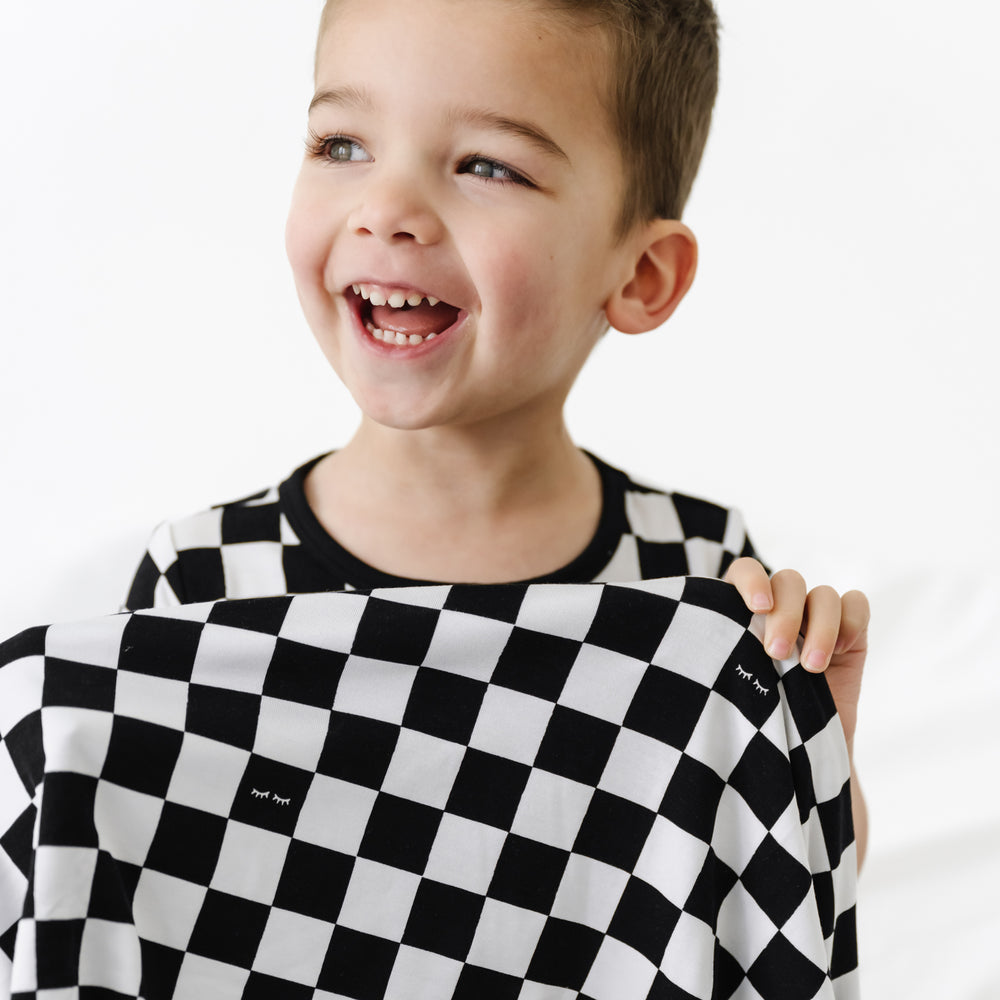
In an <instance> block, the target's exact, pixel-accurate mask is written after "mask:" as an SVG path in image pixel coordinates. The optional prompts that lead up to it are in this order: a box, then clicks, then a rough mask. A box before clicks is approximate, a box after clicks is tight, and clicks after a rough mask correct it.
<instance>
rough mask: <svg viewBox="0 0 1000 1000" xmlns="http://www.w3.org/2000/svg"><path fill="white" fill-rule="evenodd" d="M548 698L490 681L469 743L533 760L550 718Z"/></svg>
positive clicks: (506, 755)
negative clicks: (499, 685) (493, 683)
mask: <svg viewBox="0 0 1000 1000" xmlns="http://www.w3.org/2000/svg"><path fill="white" fill-rule="evenodd" d="M552 709H553V705H552V702H550V701H545V700H544V699H542V698H536V697H535V696H534V695H530V694H522V693H521V692H520V691H512V690H510V689H509V688H504V687H497V686H495V685H490V687H488V688H487V689H486V695H485V697H484V698H483V702H482V705H480V707H479V715H478V717H477V718H476V725H475V728H474V729H473V730H472V736H471V738H470V739H469V746H471V747H475V749H477V750H483V751H484V752H486V753H491V754H495V755H496V756H497V757H504V758H506V759H508V760H516V761H520V763H522V764H533V763H534V761H535V757H537V756H538V748H539V747H540V746H541V745H542V738H543V737H544V736H545V730H546V729H547V728H548V725H549V720H550V719H551V718H552Z"/></svg>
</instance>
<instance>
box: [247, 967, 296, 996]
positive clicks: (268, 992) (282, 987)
mask: <svg viewBox="0 0 1000 1000" xmlns="http://www.w3.org/2000/svg"><path fill="white" fill-rule="evenodd" d="M313 996H314V990H313V988H312V987H311V986H302V985H300V984H299V983H293V982H290V981H289V980H287V979H278V978H276V977H275V976H265V975H264V973H262V972H251V973H250V978H249V979H248V980H247V984H246V986H244V987H243V993H242V994H241V996H240V1000H312V997H313Z"/></svg>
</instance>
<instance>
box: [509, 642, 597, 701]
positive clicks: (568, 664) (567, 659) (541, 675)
mask: <svg viewBox="0 0 1000 1000" xmlns="http://www.w3.org/2000/svg"><path fill="white" fill-rule="evenodd" d="M580 646H581V643H579V642H577V641H576V640H575V639H564V638H562V636H558V635H549V634H548V633H546V632H533V631H531V629H525V628H518V627H517V626H515V627H514V630H513V632H511V634H510V638H509V639H508V640H507V644H506V646H505V647H504V651H503V652H502V653H501V654H500V659H499V661H498V662H497V666H496V669H495V670H494V671H493V678H492V680H493V683H494V684H499V685H500V686H501V687H506V688H511V689H512V690H514V691H522V692H523V693H524V694H533V695H535V696H536V697H538V698H544V699H546V700H547V701H555V700H556V699H557V698H558V697H559V695H560V694H561V692H562V689H563V685H565V683H566V678H567V677H568V676H569V672H570V670H571V669H572V667H573V664H574V663H575V662H576V658H577V655H578V654H579V652H580Z"/></svg>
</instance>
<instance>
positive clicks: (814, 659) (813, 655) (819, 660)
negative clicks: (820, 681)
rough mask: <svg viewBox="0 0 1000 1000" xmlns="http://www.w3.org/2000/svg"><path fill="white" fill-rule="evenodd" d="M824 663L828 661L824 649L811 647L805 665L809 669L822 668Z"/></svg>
mask: <svg viewBox="0 0 1000 1000" xmlns="http://www.w3.org/2000/svg"><path fill="white" fill-rule="evenodd" d="M824 663H826V657H825V656H824V655H823V651H822V650H819V649H811V650H810V651H809V652H808V653H807V654H806V658H805V666H806V668H807V669H808V670H822V669H823V664H824Z"/></svg>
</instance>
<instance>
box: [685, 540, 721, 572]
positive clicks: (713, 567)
mask: <svg viewBox="0 0 1000 1000" xmlns="http://www.w3.org/2000/svg"><path fill="white" fill-rule="evenodd" d="M684 555H685V556H686V557H687V564H688V572H689V573H690V574H691V576H708V577H713V576H718V574H719V567H720V566H721V565H722V546H721V545H720V544H719V543H718V542H714V541H712V540H711V539H710V538H686V539H684Z"/></svg>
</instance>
